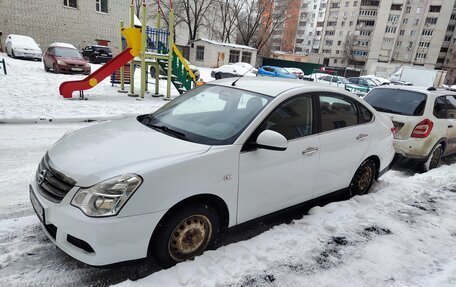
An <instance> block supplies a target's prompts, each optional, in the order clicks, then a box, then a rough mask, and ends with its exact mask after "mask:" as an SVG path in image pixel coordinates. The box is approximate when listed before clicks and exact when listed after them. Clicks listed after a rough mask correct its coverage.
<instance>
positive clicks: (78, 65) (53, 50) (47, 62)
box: [43, 43, 91, 75]
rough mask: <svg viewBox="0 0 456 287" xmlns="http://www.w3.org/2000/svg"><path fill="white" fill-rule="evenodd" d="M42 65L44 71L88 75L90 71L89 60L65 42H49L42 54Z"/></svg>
mask: <svg viewBox="0 0 456 287" xmlns="http://www.w3.org/2000/svg"><path fill="white" fill-rule="evenodd" d="M43 65H44V70H45V71H46V72H49V71H50V70H51V69H52V71H54V73H66V74H85V75H89V74H90V71H91V67H90V64H89V62H88V61H87V60H86V59H84V58H83V57H82V55H81V53H79V51H78V50H77V49H76V48H75V47H74V46H73V45H71V44H67V43H53V44H51V45H50V46H49V48H48V49H47V50H46V52H45V53H44V55H43Z"/></svg>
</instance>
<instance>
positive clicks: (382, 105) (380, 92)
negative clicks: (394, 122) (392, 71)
mask: <svg viewBox="0 0 456 287" xmlns="http://www.w3.org/2000/svg"><path fill="white" fill-rule="evenodd" d="M426 98H427V97H426V95H425V94H422V93H418V92H414V91H404V90H397V89H380V88H376V89H373V90H372V91H371V92H370V93H369V94H367V96H366V97H365V98H364V100H365V101H366V102H368V103H369V104H370V105H371V106H372V107H373V108H374V109H376V110H377V111H379V112H385V113H391V114H398V115H406V116H422V115H423V112H424V107H425V105H426Z"/></svg>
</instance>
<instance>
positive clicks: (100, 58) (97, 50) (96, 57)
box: [82, 45, 112, 64]
mask: <svg viewBox="0 0 456 287" xmlns="http://www.w3.org/2000/svg"><path fill="white" fill-rule="evenodd" d="M82 56H84V58H86V59H88V60H89V61H90V62H91V63H94V64H100V63H106V62H108V61H109V60H111V59H112V52H111V49H110V48H109V47H106V46H100V45H90V46H87V47H85V48H84V50H82Z"/></svg>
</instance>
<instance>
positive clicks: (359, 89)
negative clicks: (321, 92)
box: [317, 75, 369, 97]
mask: <svg viewBox="0 0 456 287" xmlns="http://www.w3.org/2000/svg"><path fill="white" fill-rule="evenodd" d="M317 82H319V83H324V84H327V85H330V86H336V87H339V88H343V89H345V90H347V91H350V92H352V93H354V94H355V95H357V96H359V97H364V96H365V95H366V94H367V92H369V88H367V87H363V86H360V85H357V84H353V83H351V82H350V81H349V80H347V78H344V77H341V76H334V75H326V76H323V77H320V78H318V80H317Z"/></svg>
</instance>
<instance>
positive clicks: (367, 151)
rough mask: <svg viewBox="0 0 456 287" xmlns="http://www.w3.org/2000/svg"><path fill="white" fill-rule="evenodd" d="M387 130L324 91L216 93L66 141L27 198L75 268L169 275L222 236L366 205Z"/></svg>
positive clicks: (257, 85) (49, 156) (315, 87)
mask: <svg viewBox="0 0 456 287" xmlns="http://www.w3.org/2000/svg"><path fill="white" fill-rule="evenodd" d="M235 80H236V79H235ZM392 128H393V125H392V123H391V121H390V120H389V119H388V118H384V117H382V116H381V115H380V114H379V113H377V112H376V111H375V110H374V109H373V108H372V107H370V106H369V105H366V104H365V103H364V102H363V101H361V100H359V99H357V98H356V97H354V96H352V95H351V94H350V93H348V92H345V91H343V90H339V89H334V88H332V87H329V86H323V85H319V84H316V83H311V82H309V83H307V84H306V83H303V82H302V81H296V80H286V79H271V78H267V79H264V78H241V79H238V80H237V82H236V83H234V81H233V79H225V80H220V81H214V82H211V83H208V84H207V85H205V86H202V87H199V88H196V89H194V90H191V91H189V92H187V93H186V94H184V95H182V96H180V97H178V98H176V99H175V100H173V101H172V102H170V103H168V104H166V105H165V106H163V107H162V108H160V109H159V110H157V111H156V112H154V113H152V114H146V115H142V116H138V117H136V118H130V119H126V120H119V121H113V122H109V123H103V124H98V125H95V126H92V127H88V128H84V129H81V130H78V131H75V132H72V133H69V134H66V135H65V136H63V137H62V138H61V139H60V140H59V141H58V142H57V143H56V144H55V145H54V146H52V147H51V148H50V149H49V150H48V152H47V153H46V155H45V156H44V158H43V159H42V161H41V163H40V164H39V167H38V170H37V172H36V179H35V180H34V181H33V182H32V183H31V185H30V197H31V202H32V205H33V207H34V209H35V211H36V213H37V214H38V217H39V218H40V220H41V222H42V226H43V230H44V231H45V233H46V234H47V235H48V237H49V238H50V239H51V240H52V241H53V242H54V243H55V244H56V245H57V246H58V247H59V248H60V249H62V250H63V251H64V252H66V253H68V254H69V255H70V256H72V257H74V258H76V259H78V260H80V261H82V262H85V263H87V264H90V265H107V264H112V263H116V262H122V261H129V260H134V259H141V258H145V257H146V256H147V255H152V256H155V257H156V258H157V259H158V260H159V262H161V264H163V265H164V266H170V265H173V264H175V263H177V262H181V261H184V260H187V259H190V258H193V257H194V256H197V255H199V254H201V253H202V252H203V251H204V250H206V249H208V248H211V247H212V246H213V245H214V243H215V240H216V238H217V236H218V235H219V232H221V231H223V230H226V229H227V228H229V227H232V226H235V225H238V224H240V223H243V222H247V221H250V220H252V219H256V218H259V217H261V216H264V215H267V214H270V213H273V212H276V211H279V210H282V209H285V208H288V207H291V206H296V205H297V204H300V203H303V202H306V201H308V200H311V199H315V198H319V197H322V196H325V195H328V194H330V193H335V192H344V193H349V194H351V195H362V194H365V193H367V192H368V191H369V189H370V187H371V185H372V183H373V181H374V180H376V179H377V178H378V177H379V176H380V175H382V174H383V173H384V172H385V171H387V170H388V168H389V165H390V163H391V161H392V159H393V156H394V149H393V134H392V131H391V129H392Z"/></svg>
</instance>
